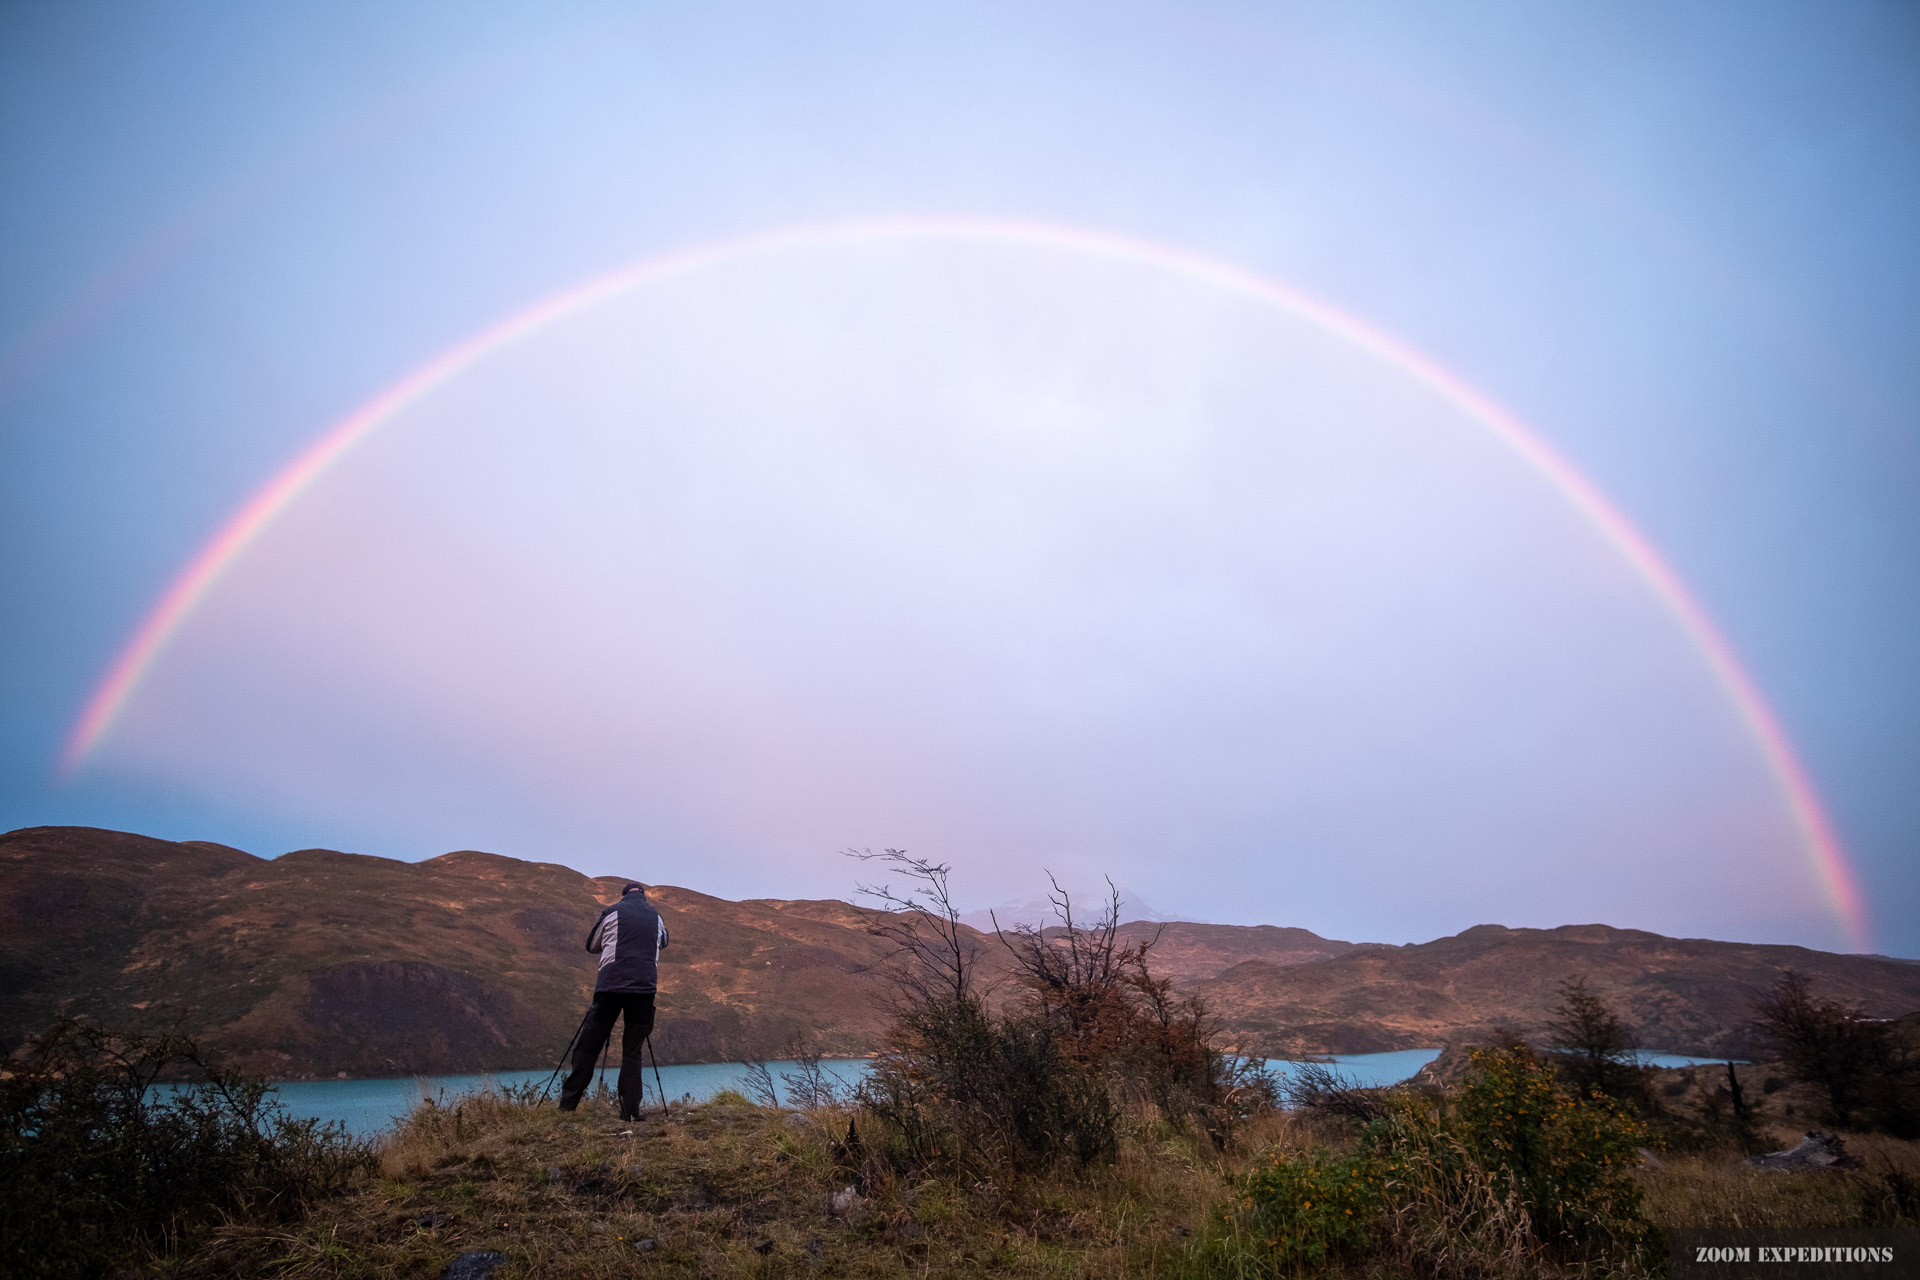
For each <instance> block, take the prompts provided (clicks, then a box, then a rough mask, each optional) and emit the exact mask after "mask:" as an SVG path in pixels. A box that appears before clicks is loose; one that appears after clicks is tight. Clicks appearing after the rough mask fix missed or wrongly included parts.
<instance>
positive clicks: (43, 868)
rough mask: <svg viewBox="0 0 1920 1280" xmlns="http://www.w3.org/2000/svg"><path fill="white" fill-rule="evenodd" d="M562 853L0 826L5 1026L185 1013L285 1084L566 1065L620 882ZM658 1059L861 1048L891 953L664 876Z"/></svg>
mask: <svg viewBox="0 0 1920 1280" xmlns="http://www.w3.org/2000/svg"><path fill="white" fill-rule="evenodd" d="M621 884H622V879H621V878H620V877H600V878H598V879H589V878H588V877H586V876H583V875H581V874H580V873H579V872H577V871H572V870H569V869H568V868H566V867H561V866H556V865H554V864H552V863H536V862H522V861H519V860H517V859H514V858H503V857H499V856H496V855H494V854H489V853H476V852H471V851H467V852H459V853H449V854H444V855H442V856H441V857H438V858H431V859H428V860H427V861H425V862H418V863H412V862H397V861H393V860H390V859H386V858H371V857H364V856H361V855H358V854H349V853H335V852H333V851H331V850H325V849H305V850H301V851H299V852H296V853H289V854H285V855H282V856H281V857H278V858H274V859H272V860H266V859H261V858H256V857H253V856H252V855H250V854H246V853H242V852H240V851H239V850H236V849H228V848H225V847H223V846H220V845H214V844H203V843H199V842H187V843H180V844H176V843H172V842H169V841H164V840H153V839H149V838H147V837H144V836H136V835H126V834H122V833H119V832H111V831H99V830H94V829H91V828H79V827H39V828H30V829H27V830H23V831H15V832H12V833H10V834H8V835H5V836H0V1038H3V1039H4V1040H5V1041H6V1043H8V1044H9V1045H13V1044H18V1043H19V1042H20V1040H21V1039H22V1037H23V1036H25V1035H26V1034H29V1033H30V1032H32V1031H34V1030H37V1029H38V1028H40V1027H42V1026H44V1025H46V1023H47V1021H48V1020H49V1019H50V1018H51V1017H52V1016H53V1015H54V1014H56V1013H59V1012H83V1013H85V1014H86V1015H88V1016H89V1017H91V1018H93V1019H94V1020H96V1021H98V1022H102V1023H107V1024H111V1025H119V1026H126V1025H146V1026H149V1027H160V1026H165V1025H170V1024H171V1023H172V1022H173V1021H174V1020H175V1019H183V1020H184V1025H185V1027H186V1029H187V1030H188V1031H190V1032H191V1033H192V1034H194V1035H195V1036H196V1037H197V1038H199V1039H200V1040H201V1041H202V1043H203V1044H204V1045H206V1046H207V1047H209V1048H213V1049H217V1050H220V1051H222V1052H225V1053H227V1054H229V1055H232V1056H233V1057H235V1058H236V1059H237V1060H238V1061H239V1062H240V1063H241V1064H243V1065H245V1066H246V1067H248V1068H249V1069H252V1070H256V1071H260V1072H262V1073H265V1074H267V1075H270V1076H273V1077H275V1078H282V1079H284V1078H289V1077H296V1076H315V1075H320V1076H325V1075H333V1074H336V1073H339V1072H345V1073H347V1074H349V1075H356V1076H357V1075H406V1074H423V1073H442V1072H451V1071H477V1070H489V1069H505V1068H525V1067H536V1066H540V1065H542V1064H543V1063H545V1062H550V1061H554V1060H556V1059H557V1058H558V1057H559V1055H560V1052H561V1050H562V1049H563V1048H564V1047H565V1046H566V1043H567V1041H568V1039H569V1037H571V1035H572V1034H573V1030H574V1028H575V1026H576V1025H577V1024H578V1021H579V1018H580V1015H581V1013H582V1011H583V1010H584V1009H585V1007H586V1001H587V999H588V997H589V995H590V993H591V991H592V986H593V978H594V957H593V956H591V955H589V954H588V953H587V952H586V951H585V950H584V943H585V940H586V933H587V929H588V927H589V926H590V925H591V924H592V922H593V920H594V917H595V916H596V915H597V914H598V912H599V910H600V907H601V906H602V905H603V904H605V903H608V902H612V901H614V900H615V898H616V897H617V896H618V895H619V892H620V886H621ZM649 894H650V896H651V898H652V900H653V902H654V905H655V906H657V907H658V908H659V910H660V913H661V915H662V916H663V917H664V918H665V919H666V921H667V927H668V929H669V931H670V932H671V934H672V945H671V946H669V947H668V948H667V950H666V951H665V952H664V953H663V954H662V956H661V960H662V966H661V973H662V983H663V986H664V987H665V989H666V992H667V994H666V995H665V996H664V997H663V998H662V1011H661V1012H662V1016H661V1019H660V1025H659V1027H658V1030H657V1031H656V1033H655V1035H654V1047H655V1049H656V1051H657V1052H658V1054H659V1057H660V1060H661V1061H662V1062H685V1061H711V1060H715V1059H720V1058H724V1057H728V1056H732V1055H735V1054H737V1053H739V1052H741V1051H742V1050H745V1051H748V1052H758V1053H762V1054H767V1055H773V1054H775V1053H776V1052H777V1050H778V1049H779V1047H780V1045H781V1044H782V1043H783V1042H784V1040H785V1039H786V1038H787V1037H788V1036H789V1035H791V1034H793V1033H795V1032H799V1031H803V1030H804V1031H808V1032H811V1033H814V1034H816V1035H817V1038H818V1042H819V1044H820V1046H821V1047H822V1048H823V1049H824V1050H825V1051H826V1052H828V1053H830V1054H842V1055H844V1054H853V1053H858V1052H861V1051H863V1050H864V1049H865V1048H866V1047H867V1046H868V1045H869V1044H871V1043H872V1040H873V1037H874V1034H875V1032H876V1031H877V1030H878V1029H879V1027H880V1026H881V1015H880V1014H879V1012H878V1010H877V1007H876V1005H875V1003H874V996H875V995H877V994H878V990H877V986H878V983H877V979H875V978H874V977H873V976H872V975H871V974H869V973H867V972H865V969H866V967H867V966H869V965H871V964H872V963H873V962H874V961H875V960H877V959H879V958H880V956H881V954H882V948H881V946H880V944H879V943H878V942H877V941H876V940H875V939H874V938H872V937H870V936H869V935H868V934H867V932H866V927H865V920H866V916H865V915H864V914H863V913H862V912H860V911H859V910H857V909H856V908H853V907H850V906H848V905H847V904H846V903H844V902H778V901H749V902H727V901H724V900H722V899H719V898H711V897H708V896H706V895H705V894H700V893H695V892H693V891H691V890H688V889H677V888H673V887H671V886H666V885H662V886H657V887H655V886H649Z"/></svg>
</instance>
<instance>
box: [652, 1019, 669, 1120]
mask: <svg viewBox="0 0 1920 1280" xmlns="http://www.w3.org/2000/svg"><path fill="white" fill-rule="evenodd" d="M647 1056H648V1057H649V1058H652V1059H653V1087H654V1088H656V1089H658V1090H659V1091H660V1114H661V1115H663V1116H665V1115H671V1114H672V1112H670V1111H668V1110H667V1086H666V1085H664V1084H661V1083H660V1058H659V1055H657V1054H655V1053H654V1051H653V1037H652V1036H651V1035H649V1036H648V1037H647Z"/></svg>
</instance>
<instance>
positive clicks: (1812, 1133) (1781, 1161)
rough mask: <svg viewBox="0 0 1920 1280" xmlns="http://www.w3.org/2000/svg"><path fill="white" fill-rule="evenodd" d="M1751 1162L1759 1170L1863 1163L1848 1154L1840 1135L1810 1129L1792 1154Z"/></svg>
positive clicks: (1768, 1155)
mask: <svg viewBox="0 0 1920 1280" xmlns="http://www.w3.org/2000/svg"><path fill="white" fill-rule="evenodd" d="M1747 1163H1748V1164H1750V1165H1752V1166H1753V1167H1754V1168H1756V1169H1779V1170H1786V1171H1789V1172H1791V1171H1793V1170H1796V1169H1834V1168H1841V1169H1845V1168H1851V1167H1852V1166H1854V1165H1857V1164H1859V1163H1860V1162H1859V1161H1858V1160H1855V1159H1854V1158H1853V1157H1852V1156H1850V1155H1848V1154H1847V1144H1846V1143H1844V1142H1842V1141H1840V1135H1838V1134H1834V1133H1826V1132H1824V1131H1822V1130H1820V1129H1809V1130H1807V1136H1806V1137H1804V1138H1802V1139H1801V1140H1800V1145H1799V1146H1797V1147H1794V1148H1793V1149H1792V1150H1790V1151H1769V1152H1767V1153H1766V1154H1765V1155H1763V1156H1752V1157H1750V1158H1749V1159H1748V1160H1747Z"/></svg>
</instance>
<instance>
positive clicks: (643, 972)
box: [560, 881, 667, 1120]
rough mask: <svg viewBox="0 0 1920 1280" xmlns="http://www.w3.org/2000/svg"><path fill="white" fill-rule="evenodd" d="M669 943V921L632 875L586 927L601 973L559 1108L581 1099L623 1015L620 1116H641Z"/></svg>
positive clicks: (568, 1107)
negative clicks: (644, 1061)
mask: <svg viewBox="0 0 1920 1280" xmlns="http://www.w3.org/2000/svg"><path fill="white" fill-rule="evenodd" d="M666 945H667V925H666V921H664V920H662V919H661V918H660V913H659V912H658V911H656V910H654V909H653V904H652V903H650V902H648V901H647V890H646V886H644V885H640V884H636V883H634V882H633V881H628V882H627V883H626V885H625V886H623V887H622V888H621V890H620V901H618V902H616V903H614V904H613V905H612V906H610V907H608V908H607V909H606V910H604V911H602V912H601V913H600V918H599V919H598V920H595V921H594V922H593V928H592V929H590V930H588V931H587V950H588V951H593V952H597V953H599V956H600V976H599V977H598V978H597V979H596V980H595V982H594V984H593V1003H592V1004H590V1005H588V1006H587V1016H586V1017H585V1019H583V1020H582V1022H581V1024H580V1038H579V1039H578V1040H577V1041H576V1042H575V1044H574V1049H573V1070H571V1071H569V1072H568V1073H567V1082H566V1083H565V1084H564V1085H562V1086H561V1087H560V1109H561V1110H562V1111H572V1110H573V1109H574V1108H575V1107H578V1106H579V1105H580V1099H581V1097H582V1096H583V1095H585V1093H586V1091H587V1084H588V1082H589V1081H591V1080H592V1079H593V1061H594V1059H595V1058H597V1057H599V1056H600V1050H601V1049H602V1048H603V1047H604V1046H605V1045H606V1043H607V1040H608V1038H609V1037H610V1036H612V1035H613V1021H614V1019H615V1018H619V1017H624V1018H625V1019H626V1025H625V1026H624V1027H623V1028H622V1030H621V1033H620V1080H619V1092H620V1118H621V1119H622V1120H638V1119H639V1118H640V1101H641V1096H642V1086H641V1068H640V1053H641V1050H642V1048H643V1047H644V1046H645V1045H646V1043H647V1037H648V1036H649V1035H651V1034H653V999H654V996H655V995H656V994H657V993H658V991H659V989H660V949H661V948H662V947H664V946H666Z"/></svg>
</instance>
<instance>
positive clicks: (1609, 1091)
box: [1547, 974, 1645, 1104]
mask: <svg viewBox="0 0 1920 1280" xmlns="http://www.w3.org/2000/svg"><path fill="white" fill-rule="evenodd" d="M1547 1045H1548V1047H1549V1048H1550V1049H1551V1050H1552V1051H1553V1052H1552V1058H1553V1062H1554V1065H1555V1066H1557V1067H1558V1068H1559V1069H1560V1074H1561V1076H1562V1077H1563V1078H1564V1079H1565V1080H1566V1081H1567V1083H1568V1084H1570V1085H1572V1086H1573V1088H1574V1091H1575V1092H1576V1093H1579V1094H1582V1095H1585V1094H1588V1093H1591V1092H1593V1091H1594V1090H1596V1089H1598V1090H1599V1091H1600V1092H1601V1093H1604V1094H1605V1095H1607V1096H1608V1097H1609V1098H1614V1099H1617V1100H1619V1101H1622V1102H1634V1103H1636V1104H1637V1103H1640V1102H1642V1101H1643V1100H1644V1097H1643V1095H1644V1094H1645V1087H1644V1086H1645V1080H1644V1075H1643V1073H1642V1072H1641V1070H1640V1068H1639V1066H1638V1065H1637V1064H1636V1063H1635V1062H1634V1061H1633V1041H1632V1039H1631V1037H1629V1036H1628V1035H1627V1029H1626V1027H1625V1025H1624V1024H1622V1023H1621V1021H1620V1018H1619V1015H1617V1014H1616V1013H1614V1011H1613V1009H1612V1007H1611V1006H1610V1005H1608V1004H1607V1002H1606V1001H1605V1000H1603V999H1601V998H1600V997H1599V996H1597V995H1595V994H1594V993H1593V992H1592V991H1590V990H1588V989H1587V979H1586V976H1585V975H1584V974H1583V975H1581V976H1580V977H1577V978H1569V979H1567V980H1566V981H1565V982H1562V983H1561V984H1560V1004H1559V1006H1558V1007H1557V1008H1555V1009H1554V1011H1553V1017H1552V1018H1550V1019H1549V1020H1548V1022H1547Z"/></svg>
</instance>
